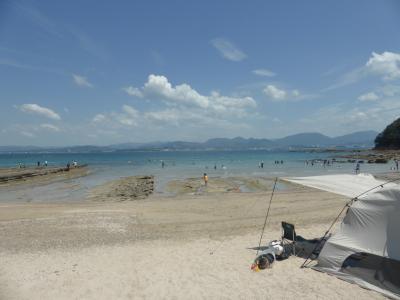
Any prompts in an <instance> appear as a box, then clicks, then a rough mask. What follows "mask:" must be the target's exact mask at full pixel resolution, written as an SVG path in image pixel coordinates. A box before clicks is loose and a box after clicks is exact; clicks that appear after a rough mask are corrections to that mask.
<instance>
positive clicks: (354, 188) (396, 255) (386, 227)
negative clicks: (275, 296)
mask: <svg viewBox="0 0 400 300" xmlns="http://www.w3.org/2000/svg"><path fill="white" fill-rule="evenodd" d="M286 180H288V181H291V182H295V183H299V184H303V185H306V186H310V187H314V188H319V189H322V190H326V191H329V192H333V193H337V194H341V195H345V196H348V197H351V198H354V197H356V196H358V195H360V194H361V193H363V192H365V191H367V190H370V189H372V188H374V187H377V188H376V189H374V190H372V191H370V192H368V193H366V194H364V195H362V196H360V197H358V198H357V199H355V200H354V201H353V203H352V204H351V206H350V207H349V208H348V210H347V213H346V216H345V217H344V219H343V221H342V223H341V224H340V228H338V230H337V232H336V233H335V234H333V235H332V236H331V237H330V238H329V239H328V240H327V241H326V243H325V245H324V247H323V248H322V250H321V252H320V254H319V256H318V264H317V265H316V266H315V267H314V269H316V270H319V271H322V272H326V273H329V274H332V275H335V276H337V277H338V278H341V279H344V280H346V281H349V282H352V283H356V284H358V285H360V286H363V287H365V288H368V289H372V290H375V291H378V292H380V293H382V294H384V295H386V296H388V297H391V298H395V299H400V185H398V184H395V183H390V184H384V182H382V181H379V180H376V179H375V178H373V176H371V175H328V176H312V177H301V178H299V177H298V178H286ZM383 184H384V185H383ZM381 185H383V186H381Z"/></svg>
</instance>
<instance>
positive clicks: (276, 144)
mask: <svg viewBox="0 0 400 300" xmlns="http://www.w3.org/2000/svg"><path fill="white" fill-rule="evenodd" d="M377 134H378V133H377V132H375V131H359V132H354V133H351V134H347V135H343V136H338V137H334V138H331V137H328V136H326V135H323V134H321V133H317V132H310V133H299V134H294V135H290V136H287V137H284V138H281V139H275V140H269V139H255V138H248V139H246V138H242V137H236V138H233V139H228V138H213V139H209V140H207V141H206V142H203V143H198V142H185V141H172V142H153V143H124V144H115V145H109V146H91V145H87V146H72V147H58V148H56V147H51V148H50V147H47V148H46V147H35V146H23V147H20V146H0V152H3V153H4V152H6V153H10V152H21V153H22V152H51V153H56V152H59V153H60V152H63V153H92V152H110V151H113V152H118V151H133V150H155V151H159V150H250V149H252V150H254V149H268V150H276V149H293V148H295V149H301V148H311V147H313V148H326V147H342V148H343V147H353V148H371V147H373V145H374V139H375V137H376V135H377Z"/></svg>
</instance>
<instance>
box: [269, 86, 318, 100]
mask: <svg viewBox="0 0 400 300" xmlns="http://www.w3.org/2000/svg"><path fill="white" fill-rule="evenodd" d="M263 92H264V94H265V95H266V96H267V97H268V98H270V99H271V100H273V101H299V100H303V99H305V98H307V99H313V98H315V97H317V95H311V94H309V95H305V94H302V93H300V91H299V90H284V89H282V88H278V87H277V86H275V85H273V84H269V85H267V86H266V87H265V88H264V89H263Z"/></svg>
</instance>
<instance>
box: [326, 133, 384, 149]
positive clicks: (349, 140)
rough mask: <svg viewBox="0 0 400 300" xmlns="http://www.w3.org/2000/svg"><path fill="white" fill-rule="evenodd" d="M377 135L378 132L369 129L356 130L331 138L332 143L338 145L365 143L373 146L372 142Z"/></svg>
mask: <svg viewBox="0 0 400 300" xmlns="http://www.w3.org/2000/svg"><path fill="white" fill-rule="evenodd" d="M377 135H378V132H376V131H373V130H369V131H358V132H354V133H350V134H346V135H342V136H338V137H336V138H333V141H334V144H336V145H339V146H343V145H346V146H352V145H365V146H366V147H370V146H373V144H374V143H373V142H374V140H375V138H376V136H377Z"/></svg>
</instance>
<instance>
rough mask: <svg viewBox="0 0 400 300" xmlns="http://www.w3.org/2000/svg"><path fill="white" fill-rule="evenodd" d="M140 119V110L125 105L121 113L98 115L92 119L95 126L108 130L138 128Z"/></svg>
mask: <svg viewBox="0 0 400 300" xmlns="http://www.w3.org/2000/svg"><path fill="white" fill-rule="evenodd" d="M139 119H140V113H139V111H138V110H136V109H135V108H133V107H132V106H129V105H123V106H122V107H121V112H111V113H109V114H107V115H106V114H97V115H95V116H94V117H93V118H92V124H93V125H95V126H106V127H107V128H119V127H121V126H123V127H132V126H137V125H138V122H139Z"/></svg>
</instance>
